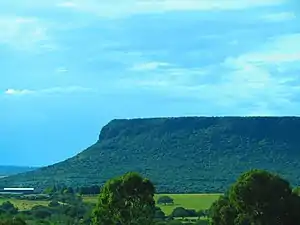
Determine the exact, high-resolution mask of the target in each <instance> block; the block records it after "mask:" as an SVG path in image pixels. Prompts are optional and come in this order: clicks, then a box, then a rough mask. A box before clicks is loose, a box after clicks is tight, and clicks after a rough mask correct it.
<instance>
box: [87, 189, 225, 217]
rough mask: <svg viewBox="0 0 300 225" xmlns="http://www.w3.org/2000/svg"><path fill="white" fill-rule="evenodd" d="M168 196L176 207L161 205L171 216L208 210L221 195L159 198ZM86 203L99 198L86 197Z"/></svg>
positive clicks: (184, 195)
mask: <svg viewBox="0 0 300 225" xmlns="http://www.w3.org/2000/svg"><path fill="white" fill-rule="evenodd" d="M162 195H167V196H170V197H171V198H173V199H174V205H166V206H165V205H159V207H160V208H161V209H162V210H163V211H164V213H165V214H166V215H170V214H171V212H172V211H173V209H174V208H176V207H180V206H181V207H184V208H186V209H195V210H196V211H197V210H200V209H208V208H209V207H210V206H211V204H212V203H213V202H214V201H215V200H217V199H218V198H219V196H220V195H221V194H158V195H155V200H157V199H158V198H159V196H162ZM83 198H84V200H85V201H86V202H91V203H97V196H84V197H83Z"/></svg>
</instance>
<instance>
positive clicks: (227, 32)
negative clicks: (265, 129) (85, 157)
mask: <svg viewBox="0 0 300 225" xmlns="http://www.w3.org/2000/svg"><path fill="white" fill-rule="evenodd" d="M299 14H300V3H299V2H298V0H110V1H98V0H73V1H72V0H70V1H64V0H51V1H50V0H43V1H40V0H9V1H1V2H0V30H1V32H0V71H1V73H0V155H1V157H0V165H21V166H24V165H26V166H44V165H49V164H53V163H56V162H59V161H61V160H64V159H66V158H68V157H71V156H74V155H76V154H77V153H79V152H80V151H82V150H84V149H85V148H87V147H88V146H89V145H91V144H93V143H95V142H96V141H97V138H98V135H99V133H100V130H101V128H102V126H104V125H105V124H107V123H108V122H109V121H110V120H112V119H115V118H141V117H142V118H144V117H165V116H226V115H232V116H233V115H234V116H285V115H292V116H297V115H299V113H300V44H299V43H300V18H299Z"/></svg>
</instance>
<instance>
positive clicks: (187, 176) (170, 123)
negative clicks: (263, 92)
mask: <svg viewBox="0 0 300 225" xmlns="http://www.w3.org/2000/svg"><path fill="white" fill-rule="evenodd" d="M299 126H300V118H298V117H178V118H152V119H128V120H126V119H120V120H112V121H111V122H109V123H108V124H107V125H106V126H104V127H103V129H102V130H101V132H100V135H99V140H98V141H97V142H96V143H95V144H93V145H92V146H90V147H89V148H87V149H86V150H84V151H82V152H81V153H79V154H78V155H76V156H74V157H72V158H70V159H67V160H65V161H63V162H60V163H57V164H55V165H50V166H48V167H43V168H40V169H37V170H35V171H32V172H27V173H23V174H19V175H15V176H10V177H7V178H3V179H1V180H0V187H7V186H16V187H21V186H23V187H34V188H37V189H41V190H42V189H44V188H46V187H49V186H53V185H57V184H63V185H65V186H70V187H74V188H82V187H87V186H93V185H100V186H101V185H103V184H104V183H105V182H106V181H107V180H108V179H110V178H111V177H115V176H120V175H122V174H124V173H126V172H127V171H137V172H139V173H140V174H142V175H143V176H146V177H149V179H151V181H152V182H153V183H154V184H155V186H156V189H157V192H159V193H220V192H224V191H225V190H227V188H229V186H230V184H231V183H233V182H234V181H235V180H236V179H237V177H238V176H239V175H240V174H241V173H242V172H244V171H247V170H250V169H254V168H257V169H266V170H268V171H271V172H275V173H279V174H280V175H281V176H282V177H284V178H285V179H288V180H289V181H290V182H291V184H292V185H293V186H297V185H299V183H300V162H299V160H298V159H299V157H300V151H299V146H300V140H299V138H298V128H299ZM41 151H42V149H41Z"/></svg>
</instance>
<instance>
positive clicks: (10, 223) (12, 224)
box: [0, 217, 26, 225]
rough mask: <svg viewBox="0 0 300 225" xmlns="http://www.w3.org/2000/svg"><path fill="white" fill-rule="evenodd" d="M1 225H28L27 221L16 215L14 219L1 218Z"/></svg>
mask: <svg viewBox="0 0 300 225" xmlns="http://www.w3.org/2000/svg"><path fill="white" fill-rule="evenodd" d="M0 225H26V222H25V221H24V220H22V219H21V218H18V217H14V218H12V219H3V220H2V219H1V221H0Z"/></svg>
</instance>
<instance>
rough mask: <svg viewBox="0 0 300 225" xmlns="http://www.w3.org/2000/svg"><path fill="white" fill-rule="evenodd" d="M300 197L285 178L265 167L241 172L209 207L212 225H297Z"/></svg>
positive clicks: (299, 215)
mask: <svg viewBox="0 0 300 225" xmlns="http://www.w3.org/2000/svg"><path fill="white" fill-rule="evenodd" d="M299 212H300V197H299V196H297V195H296V194H294V193H292V189H291V187H290V184H289V182H288V181H286V180H284V179H282V178H281V177H279V176H278V175H275V174H272V173H269V172H267V171H264V170H251V171H249V172H246V173H244V174H242V175H241V176H240V177H239V179H238V180H237V181H236V182H235V183H234V184H233V185H232V187H231V188H230V190H229V192H228V196H227V195H226V196H222V197H220V199H219V200H218V201H216V202H215V203H214V204H213V205H212V207H211V218H212V223H213V224H214V225H244V224H245V225H248V224H255V225H256V224H258V225H274V224H276V225H297V224H299V221H300V213H299Z"/></svg>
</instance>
